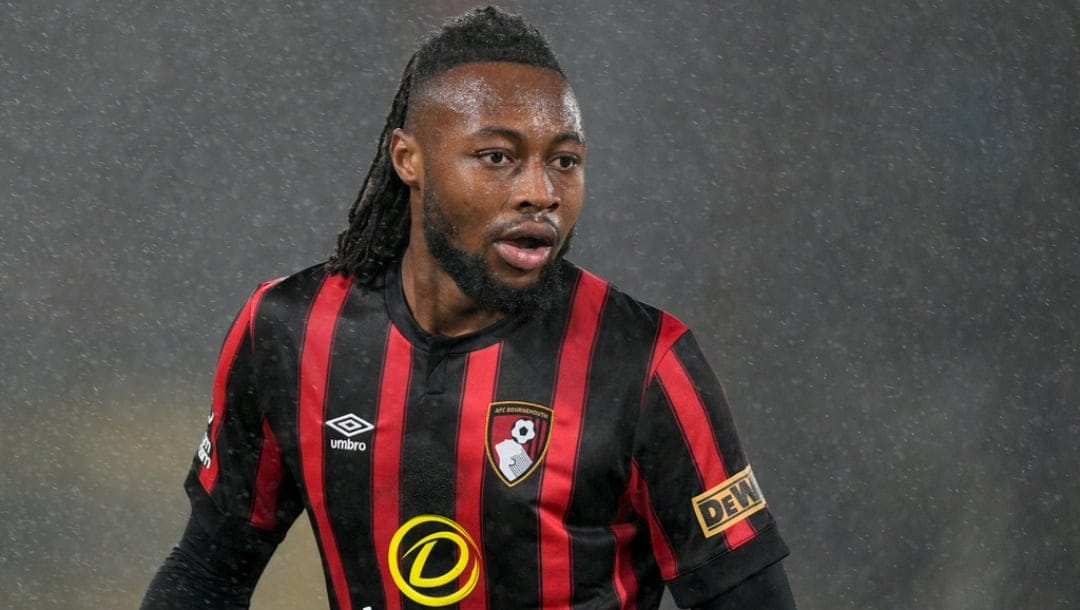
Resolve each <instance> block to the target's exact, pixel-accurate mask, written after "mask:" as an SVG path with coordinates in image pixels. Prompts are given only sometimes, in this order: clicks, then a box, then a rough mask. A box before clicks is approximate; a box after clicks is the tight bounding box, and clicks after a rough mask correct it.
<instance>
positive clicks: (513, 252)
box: [495, 222, 559, 271]
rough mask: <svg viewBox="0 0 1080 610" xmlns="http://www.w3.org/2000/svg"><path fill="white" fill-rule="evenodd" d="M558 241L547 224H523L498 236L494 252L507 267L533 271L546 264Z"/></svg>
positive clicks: (557, 234)
mask: <svg viewBox="0 0 1080 610" xmlns="http://www.w3.org/2000/svg"><path fill="white" fill-rule="evenodd" d="M558 239H559V233H558V231H557V230H556V229H555V227H554V226H552V225H550V224H548V223H544V222H523V223H521V224H518V225H515V226H513V227H512V228H510V229H509V230H508V231H506V232H504V233H503V234H502V235H500V236H499V238H498V239H497V240H496V241H495V251H496V252H498V253H499V256H501V257H502V259H503V261H504V262H505V263H506V264H507V265H510V266H511V267H514V268H515V269H520V270H522V271H533V270H535V269H539V268H540V267H543V266H544V264H546V263H547V262H548V259H549V258H550V257H551V252H552V248H553V247H554V245H555V243H556V242H557V241H558Z"/></svg>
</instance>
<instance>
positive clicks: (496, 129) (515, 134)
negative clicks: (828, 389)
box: [473, 125, 585, 144]
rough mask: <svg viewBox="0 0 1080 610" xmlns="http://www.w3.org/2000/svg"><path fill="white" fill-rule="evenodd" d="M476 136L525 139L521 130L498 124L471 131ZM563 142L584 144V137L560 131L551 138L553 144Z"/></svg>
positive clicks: (572, 132) (574, 132) (571, 132)
mask: <svg viewBox="0 0 1080 610" xmlns="http://www.w3.org/2000/svg"><path fill="white" fill-rule="evenodd" d="M473 135H474V136H476V137H481V138H483V137H491V136H501V137H504V138H507V139H510V140H516V141H520V140H523V139H525V138H524V136H523V135H522V134H521V132H519V131H516V130H514V129H510V128H509V127H501V126H499V125H488V126H486V127H481V128H480V129H478V130H476V132H474V133H473ZM563 142H577V143H578V144H585V138H584V136H582V135H581V134H580V133H578V132H576V131H562V132H559V133H558V134H557V135H556V136H555V138H554V139H553V140H552V143H553V144H561V143H563Z"/></svg>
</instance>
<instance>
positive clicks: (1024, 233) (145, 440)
mask: <svg viewBox="0 0 1080 610" xmlns="http://www.w3.org/2000/svg"><path fill="white" fill-rule="evenodd" d="M579 4H580V3H578V2H566V1H555V2H548V3H544V4H543V5H542V6H541V5H536V6H533V5H531V4H527V3H525V2H512V3H509V6H510V7H511V8H516V9H517V10H520V11H522V12H524V14H525V15H526V16H527V17H529V18H530V19H532V20H534V21H535V22H536V23H537V24H538V25H540V26H541V27H542V28H543V29H544V31H545V32H546V34H547V35H548V37H549V38H550V40H551V42H552V44H553V46H554V47H555V49H556V51H557V52H558V53H559V55H560V57H561V59H562V62H563V65H564V68H565V69H566V71H567V74H568V75H569V76H570V79H571V82H572V84H573V86H574V87H575V89H576V91H577V94H578V97H579V100H580V101H581V105H582V109H583V112H584V114H585V120H586V130H587V134H588V138H589V141H590V143H589V148H590V150H589V166H588V198H587V202H588V203H587V206H586V210H585V212H584V214H583V217H582V220H581V224H580V227H579V232H578V239H577V240H576V243H575V251H574V253H573V254H572V258H573V259H574V260H575V261H576V262H578V263H579V264H582V265H584V266H586V267H588V268H590V269H592V270H594V271H596V272H598V273H600V274H601V275H603V276H605V277H607V278H609V279H610V280H612V281H613V282H615V283H616V284H617V285H619V286H620V287H622V288H623V289H625V290H627V291H629V292H631V293H632V294H634V295H636V296H638V297H640V298H642V299H643V300H645V301H648V302H651V303H653V304H656V305H659V306H662V307H665V308H667V309H669V310H671V311H672V312H673V313H675V314H676V315H678V316H680V317H681V318H683V319H684V320H685V321H687V322H688V323H689V324H690V325H691V326H692V327H693V328H694V329H695V331H696V333H697V334H698V335H699V339H700V342H701V343H702V344H703V346H704V349H705V351H706V353H707V354H708V355H709V357H710V359H711V361H712V363H713V365H714V368H715V369H716V370H717V373H718V374H719V375H720V377H721V378H722V379H723V380H724V381H725V382H726V384H727V387H728V390H729V393H730V395H731V398H732V401H733V403H734V406H735V409H736V416H737V418H738V421H739V424H740V428H741V431H742V434H743V436H744V440H745V444H746V446H747V448H748V451H749V453H750V455H751V457H752V459H753V461H754V465H755V472H756V473H757V474H758V478H759V480H760V482H761V484H762V486H763V487H764V489H765V491H766V495H767V497H768V498H769V501H770V503H771V505H772V507H773V510H774V512H775V514H776V515H777V517H778V518H779V520H780V522H781V525H782V530H783V532H784V533H785V535H786V538H787V540H788V542H789V543H790V546H791V548H792V552H793V554H792V556H791V558H790V559H788V561H787V569H788V573H789V575H790V578H791V581H792V586H793V588H794V591H795V593H796V596H797V598H798V600H799V602H800V605H801V606H802V607H803V608H916V607H918V608H1048V607H1073V606H1075V604H1077V603H1080V585H1078V584H1077V583H1078V582H1080V561H1078V560H1077V553H1078V552H1080V548H1078V547H1080V525H1078V522H1077V518H1078V516H1080V514H1078V513H1080V482H1078V477H1080V474H1078V473H1077V466H1078V465H1080V444H1078V442H1077V438H1078V433H1080V416H1078V407H1077V400H1078V398H1080V392H1078V387H1077V385H1078V384H1077V374H1078V372H1080V371H1078V369H1080V354H1078V348H1077V338H1078V336H1080V306H1078V304H1077V303H1078V298H1080V291H1078V288H1080V287H1078V283H1080V282H1078V275H1080V274H1078V271H1077V269H1078V266H1080V240H1078V232H1080V210H1078V208H1080V206H1078V196H1077V193H1078V186H1080V179H1078V174H1080V154H1078V153H1080V151H1078V140H1080V138H1078V135H1080V134H1078V132H1080V129H1078V127H1080V125H1078V102H1077V94H1078V91H1077V82H1078V78H1080V58H1078V53H1077V46H1078V45H1077V30H1078V5H1077V4H1076V3H1075V2H1071V1H1060V2H1046V3H1042V2H1039V3H1036V2H1013V3H1011V4H1004V3H1002V5H1001V6H998V3H979V2H962V1H959V0H954V1H943V2H904V3H898V2H892V1H884V0H872V1H867V2H857V3H854V2H787V1H758V2H726V3H721V2H715V3H706V2H698V3H670V4H668V3H657V2H614V1H611V2H589V3H584V6H579ZM469 6H471V5H470V4H466V3H463V2H452V3H451V2H430V3H416V4H415V5H409V6H404V5H403V4H402V3H398V2H372V3H363V4H361V3H352V2H344V1H338V0H328V1H326V2H302V1H294V2H280V1H278V2H257V3H256V2H250V3H233V2H225V1H208V0H198V1H185V2H180V1H170V2H143V1H134V0H125V1H113V2H104V1H75V0H72V1H69V2H45V1H40V2H6V3H0V42H2V54H0V126H2V127H0V150H2V153H3V156H2V158H0V187H2V189H0V246H2V248H0V288H2V289H0V325H2V326H0V328H2V331H3V334H2V338H3V340H2V346H0V362H2V370H0V418H2V419H0V458H2V462H0V463H2V466H0V607H4V608H83V607H85V608H92V607H133V606H135V605H136V604H137V600H138V599H139V598H140V596H141V594H142V590H143V588H144V587H145V586H146V584H147V582H148V581H149V579H150V577H151V575H152V573H153V571H154V570H155V569H156V568H157V566H158V564H159V563H160V561H161V559H162V557H163V556H164V555H165V554H166V553H167V551H168V549H169V548H170V546H171V545H172V544H173V543H174V542H175V540H176V539H177V538H178V536H179V533H180V528H181V527H182V524H183V522H184V520H185V518H186V514H187V507H186V501H185V499H184V496H183V493H182V491H181V488H180V483H181V480H182V479H183V476H184V474H185V471H186V469H187V466H188V463H189V460H190V457H191V455H192V453H193V452H194V450H195V448H196V446H197V443H198V441H199V439H200V438H201V435H202V430H203V426H204V418H205V413H206V410H207V408H208V407H207V405H208V401H209V388H210V379H211V374H212V369H213V366H214V363H215V358H216V352H217V349H218V347H219V345H220V343H221V339H222V337H224V334H225V331H226V330H227V327H228V324H229V321H230V320H231V318H232V316H233V315H234V314H235V313H236V311H237V310H238V309H239V307H240V306H241V305H242V303H243V301H244V299H245V297H246V296H247V295H248V293H249V292H250V291H251V290H252V289H253V288H254V287H255V285H256V284H257V283H258V282H259V281H261V280H265V279H268V278H272V277H276V276H280V275H283V274H287V273H290V272H292V271H295V270H297V269H300V268H302V267H305V266H307V265H309V264H312V263H314V262H316V261H319V260H321V259H323V258H324V257H325V256H327V254H328V253H329V252H330V250H331V248H332V244H333V238H334V236H335V234H336V232H337V231H338V229H339V228H340V227H341V226H342V224H343V222H344V216H345V211H346V209H347V207H348V205H349V204H350V203H351V202H352V200H353V198H354V195H355V192H356V190H357V189H358V187H359V184H360V181H361V179H362V177H363V172H364V171H366V169H367V167H368V165H369V163H370V161H371V158H372V155H373V151H374V146H375V142H376V139H377V137H378V132H379V131H380V130H381V128H382V125H383V122H384V119H385V116H386V112H387V110H388V108H389V104H390V99H391V97H392V95H393V91H394V89H395V88H396V86H397V81H398V78H399V75H400V71H401V68H402V66H403V65H404V63H405V61H406V60H407V58H408V55H409V53H410V52H411V50H412V48H413V44H414V42H415V40H416V39H417V37H418V36H419V35H420V34H422V33H424V32H426V31H427V30H429V29H430V28H431V27H432V26H434V25H436V24H438V23H439V22H441V21H442V19H443V18H444V17H446V16H448V15H451V14H455V13H458V12H461V11H463V10H465V9H466V8H469ZM307 530H308V528H307V525H306V523H304V522H300V523H299V526H298V527H297V528H295V529H294V534H293V535H291V536H290V538H289V540H287V542H286V545H285V548H283V549H281V550H279V553H278V555H277V556H275V559H274V561H273V562H272V564H271V567H270V569H269V570H270V572H269V574H268V575H267V576H266V577H264V582H263V583H262V584H261V585H260V589H259V592H258V593H257V597H256V601H255V607H256V608H288V607H320V606H323V607H325V601H323V600H325V591H324V587H323V583H322V576H321V572H320V569H319V567H318V565H317V560H315V558H314V550H313V547H312V545H311V542H310V532H309V531H307Z"/></svg>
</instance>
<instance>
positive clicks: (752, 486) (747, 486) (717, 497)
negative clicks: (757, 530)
mask: <svg viewBox="0 0 1080 610" xmlns="http://www.w3.org/2000/svg"><path fill="white" fill-rule="evenodd" d="M693 504H694V512H695V513H697V518H698V523H700V524H701V531H703V532H705V537H706V538H709V537H711V536H715V535H717V534H719V533H720V532H723V531H724V530H726V529H728V528H729V527H731V526H733V525H735V524H736V523H738V522H739V521H742V520H743V519H745V518H747V517H749V516H750V515H752V514H754V513H756V512H758V511H759V510H761V509H763V508H765V496H763V495H761V488H759V487H758V484H757V479H755V478H754V472H753V471H752V470H750V467H749V466H747V467H746V468H745V469H744V470H742V471H741V472H739V473H738V474H736V475H734V476H732V477H730V478H728V479H727V480H726V481H724V482H723V483H721V484H719V485H717V486H716V487H713V488H712V489H710V490H707V491H705V492H704V493H701V494H698V495H696V496H694V500H693Z"/></svg>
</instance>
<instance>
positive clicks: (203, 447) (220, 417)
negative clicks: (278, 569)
mask: <svg viewBox="0 0 1080 610" xmlns="http://www.w3.org/2000/svg"><path fill="white" fill-rule="evenodd" d="M273 284H274V283H273V282H268V283H265V284H262V285H260V286H259V288H258V289H257V290H256V291H255V292H254V293H253V294H252V296H251V297H250V298H249V299H248V301H247V303H246V304H245V305H244V308H243V309H242V310H241V311H240V313H239V315H237V317H236V319H235V320H234V321H233V324H232V326H231V327H230V329H229V332H228V334H227V335H226V337H225V341H224V343H223V345H222V348H221V353H220V355H219V357H218V363H217V369H216V371H215V373H214V382H213V397H212V407H211V412H210V417H209V420H208V422H207V426H206V433H205V434H204V436H203V438H202V441H201V442H200V443H199V447H198V449H197V451H196V453H195V458H194V460H193V461H192V466H191V471H190V472H189V474H188V477H187V481H186V483H185V488H186V490H187V492H188V497H189V498H190V500H191V507H192V515H193V517H194V518H195V519H197V520H198V521H199V523H200V525H201V526H202V527H203V529H204V530H206V531H207V532H209V533H210V534H211V535H212V537H214V538H216V539H219V540H233V541H236V542H238V543H241V544H248V542H247V541H248V540H249V539H251V540H258V541H259V543H260V544H276V543H277V542H279V541H280V540H281V539H282V538H283V537H284V536H285V532H286V531H287V530H288V528H289V526H290V525H291V524H292V522H293V521H294V520H295V519H296V517H297V516H298V515H299V513H300V511H301V509H302V504H301V499H300V494H299V490H298V487H297V485H296V482H295V480H294V479H293V478H292V477H291V476H290V475H289V473H288V470H287V469H286V468H284V464H283V460H282V451H281V446H280V444H279V443H278V440H277V437H276V436H275V434H274V430H273V428H272V426H271V425H270V422H269V421H268V420H267V418H266V414H265V412H264V410H263V409H261V408H260V406H259V400H258V394H259V388H258V387H257V384H256V383H255V379H256V378H257V375H256V371H255V370H254V367H255V362H256V361H257V358H256V354H255V349H256V341H255V336H254V332H255V322H254V321H255V315H256V311H257V309H258V305H259V302H260V300H261V299H262V297H263V296H264V295H265V294H266V292H267V291H268V290H269V289H270V288H271V287H272V286H273Z"/></svg>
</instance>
